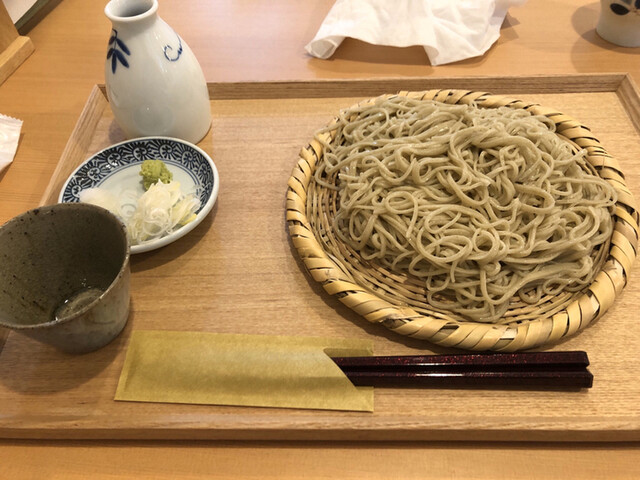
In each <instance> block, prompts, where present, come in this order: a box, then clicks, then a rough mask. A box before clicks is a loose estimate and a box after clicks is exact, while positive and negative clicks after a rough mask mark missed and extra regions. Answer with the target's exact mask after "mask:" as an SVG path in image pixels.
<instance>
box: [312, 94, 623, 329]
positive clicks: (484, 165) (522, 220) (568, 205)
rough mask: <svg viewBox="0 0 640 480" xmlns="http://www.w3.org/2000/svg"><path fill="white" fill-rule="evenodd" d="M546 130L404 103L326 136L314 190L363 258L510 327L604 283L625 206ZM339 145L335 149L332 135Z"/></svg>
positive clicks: (353, 117) (464, 310) (512, 116)
mask: <svg viewBox="0 0 640 480" xmlns="http://www.w3.org/2000/svg"><path fill="white" fill-rule="evenodd" d="M554 130H555V125H554V123H553V122H552V121H550V120H549V119H548V118H546V117H544V116H533V115H531V114H529V113H528V112H527V111H525V110H522V109H511V108H508V107H500V108H479V107H477V106H475V105H448V104H443V103H439V102H435V101H427V100H417V99H409V98H407V97H402V96H396V97H391V98H389V99H386V100H378V101H376V102H375V104H373V105H369V106H360V107H354V108H351V109H348V110H345V111H342V112H341V113H340V116H339V118H338V119H337V123H336V124H334V125H331V126H329V127H327V128H326V129H325V130H324V131H321V132H319V134H318V135H317V137H316V138H318V139H319V140H320V142H321V143H323V146H324V155H323V157H322V158H321V159H320V162H319V164H318V166H317V168H316V171H315V176H314V181H315V182H318V184H320V185H321V186H322V187H325V188H331V189H336V190H338V202H339V204H338V205H337V209H336V214H335V218H334V219H333V226H334V229H335V233H336V235H337V237H338V238H339V239H340V240H341V241H342V242H344V243H345V244H346V245H348V246H350V247H351V248H352V249H353V250H355V251H357V252H359V254H360V256H361V257H362V258H363V259H365V260H367V261H369V262H371V263H373V264H376V263H377V264H378V265H380V266H382V267H384V268H387V269H390V270H391V271H394V272H400V273H403V274H408V275H410V276H413V277H417V278H419V279H420V281H423V282H424V286H425V295H426V298H427V301H428V303H429V304H430V305H431V306H432V307H434V308H436V309H444V310H450V311H454V312H457V313H459V314H462V315H463V316H465V317H467V318H468V319H471V320H473V321H481V322H492V323H500V321H501V317H502V316H503V315H504V313H505V312H506V311H507V309H508V308H509V303H510V301H511V300H512V298H513V297H519V298H520V300H522V301H524V302H526V303H531V304H533V303H536V302H538V301H539V300H540V298H542V296H544V295H549V294H551V295H554V294H557V293H558V292H560V291H563V290H566V291H578V290H580V289H582V288H584V287H585V286H586V285H588V284H589V283H590V282H591V280H592V278H593V276H594V274H595V273H597V271H598V269H599V267H600V265H598V264H597V263H598V262H602V259H603V258H604V255H598V254H597V253H598V252H599V251H600V250H601V249H603V248H606V245H608V242H609V239H610V237H611V234H612V229H613V220H612V214H613V207H614V204H615V201H616V192H615V190H614V189H613V187H611V186H610V185H609V184H608V183H607V182H606V181H604V180H603V179H601V178H600V177H599V176H598V175H597V173H596V172H595V171H594V169H593V168H592V167H591V166H590V165H589V164H588V163H587V161H586V159H585V152H584V151H577V150H576V149H574V148H573V146H572V145H570V144H569V143H568V142H566V141H564V140H562V139H561V138H560V137H559V136H558V135H557V134H555V133H554ZM327 133H330V134H331V137H329V136H328V135H327Z"/></svg>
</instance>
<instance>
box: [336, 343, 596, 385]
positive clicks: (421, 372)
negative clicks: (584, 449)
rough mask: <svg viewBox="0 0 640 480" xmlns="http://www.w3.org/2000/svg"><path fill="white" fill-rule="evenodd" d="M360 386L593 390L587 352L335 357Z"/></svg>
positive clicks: (350, 377) (349, 376)
mask: <svg viewBox="0 0 640 480" xmlns="http://www.w3.org/2000/svg"><path fill="white" fill-rule="evenodd" d="M333 361H334V362H335V363H336V364H337V365H338V366H339V367H340V369H341V370H342V371H343V372H344V373H345V375H347V377H348V378H349V379H350V380H351V382H352V383H354V384H355V385H370V386H416V387H418V386H420V387H441V388H458V387H477V388H488V387H493V388H496V387H498V388H510V387H518V388H522V387H526V388H535V389H578V388H591V386H592V385H593V375H592V374H591V372H589V371H588V370H587V366H588V365H589V358H588V357H587V354H586V352H582V351H563V352H517V353H488V354H481V353H468V354H453V355H408V356H377V357H376V356H373V357H334V358H333Z"/></svg>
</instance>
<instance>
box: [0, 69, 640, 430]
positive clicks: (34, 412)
mask: <svg viewBox="0 0 640 480" xmlns="http://www.w3.org/2000/svg"><path fill="white" fill-rule="evenodd" d="M431 88H455V89H469V90H480V91H488V92H491V93H496V94H508V95H510V96H513V97H515V98H520V99H523V100H527V101H533V102H538V103H541V104H543V105H548V106H550V107H554V108H556V109H558V110H559V111H562V112H564V113H566V114H567V115H571V116H573V117H574V118H576V119H578V120H580V121H581V122H582V123H583V124H585V125H586V126H588V127H589V128H591V129H592V131H593V132H594V134H595V135H596V136H597V138H599V139H600V141H601V142H602V144H603V145H604V146H605V147H606V148H607V149H608V151H609V153H611V154H612V155H614V156H615V157H617V159H618V160H619V163H620V165H621V168H622V170H623V171H624V172H625V174H626V180H627V183H628V185H629V187H630V189H631V191H632V192H633V193H634V194H635V195H636V197H637V196H638V193H640V167H638V166H637V165H636V163H637V159H638V158H640V134H639V128H640V98H639V96H638V92H637V89H636V88H635V86H634V85H633V82H632V81H631V80H630V78H629V77H628V76H627V75H624V74H607V75H571V76H552V77H548V76H544V77H542V76H540V77H511V78H504V77H502V78H491V77H475V78H457V79H446V78H426V79H385V80H366V81H358V80H352V81H314V82H281V83H237V84H211V85H210V94H211V99H212V100H211V109H212V112H213V117H214V119H213V126H212V130H211V132H210V133H209V134H208V135H207V136H206V138H205V139H204V140H203V141H202V142H201V143H200V146H201V147H202V148H203V149H204V150H206V151H207V152H209V153H211V155H212V157H213V159H214V161H215V162H216V164H217V166H218V169H219V173H220V178H221V187H220V194H219V197H218V202H217V205H216V206H215V207H214V210H213V212H212V213H211V214H210V215H209V216H208V217H207V219H206V220H205V221H204V222H203V223H202V224H200V225H199V226H198V227H197V228H196V229H195V230H194V231H193V232H191V233H190V234H189V235H187V236H185V237H184V238H182V239H180V240H179V241H177V242H175V243H173V244H171V245H168V246H167V247H164V248H163V249H160V250H157V251H154V252H149V253H146V254H140V255H136V256H134V258H133V261H132V271H133V276H132V313H131V316H130V319H129V323H128V326H127V327H126V329H125V331H124V333H123V334H122V335H121V336H120V337H119V338H118V339H117V340H116V341H115V342H113V343H112V344H111V345H109V346H107V347H105V348H104V349H102V350H100V351H98V352H94V353H91V354H88V355H84V356H81V357H77V356H69V355H64V354H61V353H58V352H56V351H54V350H52V349H50V348H48V347H46V346H41V345H39V344H37V343H35V342H33V341H32V340H29V339H26V338H22V337H21V336H19V335H16V334H13V333H11V334H9V335H8V338H7V339H6V343H5V345H4V348H3V350H2V352H1V354H0V405H1V406H2V407H1V408H0V436H2V437H14V438H128V439H142V438H144V439H229V440H230V439H247V440H256V439H268V440H282V439H289V440H292V439H308V440H330V439H339V440H522V441H524V440H526V441H542V440H558V441H631V440H640V402H639V401H638V399H640V362H638V361H637V360H636V359H637V352H638V351H639V350H640V323H639V322H638V321H637V318H636V317H637V314H636V313H635V310H636V305H637V304H638V303H639V301H640V269H635V270H633V271H632V274H631V276H630V278H629V285H628V286H627V288H626V289H625V290H624V292H623V294H622V295H621V297H620V298H618V299H617V301H616V303H615V304H614V305H613V307H612V308H611V309H610V310H609V312H608V313H607V314H606V315H605V316H604V317H602V318H601V319H599V320H598V321H596V322H595V323H593V324H592V325H590V326H589V327H588V328H586V329H585V330H584V331H582V332H581V333H579V334H577V335H575V336H573V337H571V338H569V339H567V340H566V341H564V342H562V343H559V344H557V345H554V346H553V347H552V349H556V350H570V349H583V350H586V351H587V352H588V353H589V357H590V359H591V362H592V367H591V371H592V372H593V374H594V376H595V381H594V387H593V388H592V389H590V390H584V391H576V392H557V391H556V392H554V391H513V390H509V391H500V390H446V389H391V388H389V389H382V388H381V389H376V391H375V412H374V413H355V412H326V411H311V410H287V409H266V408H262V409H261V408H243V407H222V406H202V405H175V404H151V403H128V402H115V401H114V400H113V396H114V393H115V388H116V384H117V381H118V377H119V375H120V371H121V369H122V364H123V360H124V355H125V352H126V348H127V343H128V338H129V336H130V334H131V332H132V331H133V330H134V329H138V330H142V329H164V330H194V331H211V332H222V333H251V334H284V335H303V336H308V335H317V336H325V337H349V338H370V339H372V340H373V342H374V346H375V352H376V354H379V355H383V354H415V353H441V352H443V351H445V350H443V349H441V348H438V347H434V346H432V345H430V344H428V343H426V342H424V341H419V340H414V339H411V338H406V337H401V336H398V335H396V334H394V333H393V332H389V331H387V330H386V329H384V328H381V327H379V326H376V325H370V324H368V322H367V321H366V320H365V319H363V318H361V317H359V316H358V315H357V314H355V313H353V312H352V311H351V310H349V309H348V308H347V307H345V306H343V305H342V304H341V303H339V301H338V300H337V299H335V298H332V297H330V296H329V295H327V294H326V293H324V291H323V290H322V289H321V287H319V286H318V285H316V284H315V282H314V281H313V280H311V279H310V277H309V276H308V275H307V274H306V272H305V270H304V267H303V266H302V264H301V262H300V261H299V260H298V255H296V252H295V251H294V249H293V246H292V245H291V243H290V240H289V236H288V233H287V229H286V222H285V216H284V209H285V194H286V190H287V181H288V179H289V175H290V173H291V171H292V169H293V167H294V165H295V163H296V161H297V158H298V152H299V150H300V148H301V147H302V146H304V145H306V144H307V143H308V141H309V139H310V138H311V137H312V135H313V132H314V131H315V130H316V129H317V128H319V127H321V126H323V125H325V124H326V123H327V122H328V121H329V120H330V119H331V117H332V116H333V115H334V114H335V113H336V112H337V111H338V109H340V108H342V107H347V106H349V105H352V104H353V103H355V102H356V101H358V100H361V99H363V98H367V97H372V96H376V95H380V94H382V93H388V92H395V91H399V90H424V89H431ZM122 139H123V135H122V132H121V131H120V129H119V128H118V127H117V125H116V124H115V122H114V121H113V117H112V114H111V111H110V109H109V105H108V101H107V99H106V95H105V91H104V88H103V87H96V88H95V89H94V91H93V92H92V94H91V96H90V98H89V100H88V102H87V104H86V108H85V110H84V111H83V113H82V115H81V117H80V119H79V121H78V125H77V127H76V129H75V130H74V132H73V134H72V136H71V138H70V139H69V142H68V145H67V148H66V149H65V151H64V153H63V155H62V158H61V159H60V162H59V164H58V167H57V169H56V171H55V173H54V175H53V177H52V179H51V182H50V184H49V186H48V188H47V190H46V192H45V194H44V196H43V199H42V203H43V204H47V203H53V202H55V201H56V199H57V196H58V192H59V189H60V186H61V185H62V183H63V182H64V180H65V179H66V178H67V176H68V175H69V174H70V172H72V171H73V169H74V168H75V167H76V166H77V165H78V164H79V163H81V162H82V161H83V160H85V159H86V158H87V157H88V156H89V155H90V154H92V153H94V152H96V151H98V150H100V149H102V148H104V147H106V146H108V145H110V144H112V143H115V142H118V141H120V140H122Z"/></svg>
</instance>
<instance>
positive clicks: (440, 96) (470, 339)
mask: <svg viewBox="0 0 640 480" xmlns="http://www.w3.org/2000/svg"><path fill="white" fill-rule="evenodd" d="M397 95H402V96H407V97H412V98H422V99H429V100H436V101H440V102H443V103H448V104H471V103H475V104H476V105H478V106H480V107H485V108H497V107H500V106H507V107H510V108H514V109H525V110H528V111H529V112H531V113H532V114H534V115H545V116H547V117H548V118H549V119H550V120H552V121H553V122H554V123H555V125H556V132H557V134H558V135H560V136H561V137H563V138H564V139H566V140H568V141H569V142H572V143H573V144H575V145H576V146H577V147H579V148H584V149H585V150H586V151H587V160H588V162H589V163H590V164H591V165H592V166H593V167H594V168H595V169H596V171H597V172H598V174H599V175H600V176H601V177H602V178H604V179H605V180H606V181H608V182H609V183H610V184H611V185H612V186H613V187H614V188H615V190H616V191H617V193H618V201H617V204H616V207H615V213H614V217H615V218H614V221H615V228H614V232H613V234H612V237H611V241H610V243H609V245H608V247H607V249H603V251H602V252H601V254H602V255H606V256H607V258H606V259H605V261H604V263H603V264H602V265H603V266H602V268H601V270H600V271H599V272H598V273H597V274H596V276H595V277H594V279H593V281H592V283H591V284H590V285H589V286H588V287H587V288H585V289H583V290H582V291H580V292H574V293H569V292H562V293H561V294H558V295H554V296H547V297H543V298H542V299H541V300H540V301H539V302H538V303H536V304H534V305H528V304H524V303H522V302H521V301H519V300H516V299H514V300H513V301H512V302H511V303H510V308H509V310H508V311H507V313H506V314H505V316H504V323H500V324H487V323H480V322H475V321H472V320H469V319H466V318H464V317H462V316H461V315H459V314H456V313H452V312H447V311H443V310H438V309H435V308H433V307H432V306H430V305H429V304H428V303H426V299H425V295H424V288H425V287H424V286H423V285H421V282H420V281H419V280H418V279H415V278H411V276H409V275H402V274H399V273H397V272H391V271H388V270H385V269H384V268H382V267H381V266H379V265H375V264H372V263H369V262H366V261H364V260H363V259H362V258H360V256H359V254H358V252H356V251H353V250H351V249H350V248H348V247H347V246H346V245H344V244H343V243H341V242H340V241H339V239H338V238H337V237H336V236H334V235H333V233H332V224H331V219H332V211H331V205H332V204H333V203H334V202H333V199H332V198H331V196H332V195H335V194H336V193H335V192H333V191H330V190H329V189H326V188H323V187H320V186H318V185H317V184H315V182H311V178H312V176H313V173H314V171H315V167H316V164H317V162H318V161H319V159H321V158H322V155H323V147H322V145H321V144H320V142H318V141H317V140H315V139H314V140H312V141H311V142H310V143H309V145H307V146H306V147H305V148H303V149H302V150H301V152H300V157H299V160H298V162H297V165H296V166H295V168H294V170H293V172H292V175H291V178H290V179H289V182H288V191H287V211H286V218H287V223H288V227H289V234H290V236H291V239H292V242H293V245H294V247H295V248H296V250H297V252H298V254H299V255H300V257H301V259H302V261H303V262H304V265H305V267H306V269H307V270H308V272H309V273H310V275H311V276H312V277H313V278H314V280H315V281H317V282H319V283H320V284H321V285H322V287H323V288H324V290H325V291H326V292H327V293H329V294H330V295H335V296H336V297H337V298H338V299H339V300H340V301H341V302H342V303H343V304H345V305H347V306H348V307H349V308H351V309H352V310H354V311H355V312H357V313H358V314H360V315H362V316H363V317H364V318H366V319H367V320H368V321H369V322H371V323H377V324H381V325H383V326H385V327H386V328H388V329H390V330H392V331H393V332H396V333H398V334H400V335H406V336H410V337H413V338H418V339H423V340H427V341H429V342H432V343H434V344H437V345H441V346H445V347H452V348H459V349H464V350H474V351H489V350H492V351H517V350H525V349H531V348H534V347H540V346H542V345H547V344H550V343H554V342H558V341H559V340H560V339H562V338H564V337H567V336H570V335H573V334H575V333H576V332H578V331H579V330H581V329H583V328H585V327H586V326H588V325H589V324H590V323H591V322H592V321H594V320H595V319H596V318H599V317H601V316H602V315H603V314H604V313H605V312H606V311H607V310H608V309H609V308H610V307H611V305H612V304H613V302H614V300H615V298H616V296H618V295H619V294H620V292H621V291H622V289H623V288H624V287H625V285H626V281H627V278H628V272H629V271H630V269H631V266H632V263H633V261H634V259H635V257H636V252H637V243H638V220H639V215H638V212H637V210H636V206H635V200H634V198H633V195H632V194H631V192H630V191H629V189H628V188H627V185H626V183H625V180H624V175H623V173H622V172H621V171H620V168H619V166H618V163H617V161H616V160H615V159H614V158H612V157H611V155H609V154H608V153H607V151H606V150H605V148H604V147H603V146H602V145H601V144H600V142H599V141H598V139H597V138H595V137H594V135H593V134H592V133H591V131H590V130H589V129H588V128H587V127H585V126H584V125H582V124H580V123H579V122H577V121H576V120H574V119H573V118H571V117H569V116H567V115H565V114H563V113H561V112H558V111H556V110H554V109H551V108H547V107H543V106H541V105H538V104H532V103H526V102H523V101H520V100H516V99H512V98H509V97H505V96H501V95H492V94H489V93H486V92H473V91H466V90H429V91H423V92H406V91H403V92H399V93H398V94H397ZM390 96H391V95H384V96H382V97H390ZM378 98H381V97H378ZM376 100H377V98H374V99H369V100H365V101H364V102H362V103H361V104H364V105H367V104H370V103H374V102H375V101H376Z"/></svg>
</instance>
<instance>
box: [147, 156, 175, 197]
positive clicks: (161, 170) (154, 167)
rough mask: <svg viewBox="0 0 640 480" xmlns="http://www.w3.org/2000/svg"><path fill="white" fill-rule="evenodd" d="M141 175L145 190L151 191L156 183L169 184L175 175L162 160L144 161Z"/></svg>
mask: <svg viewBox="0 0 640 480" xmlns="http://www.w3.org/2000/svg"><path fill="white" fill-rule="evenodd" d="M140 175H141V176H142V185H143V186H144V189H145V190H149V187H150V186H151V185H153V184H154V183H158V182H162V183H169V182H170V181H171V180H172V179H173V174H172V173H171V172H170V171H169V169H168V168H167V166H166V165H165V164H164V162H163V161H162V160H144V161H143V162H142V166H141V167H140Z"/></svg>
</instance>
